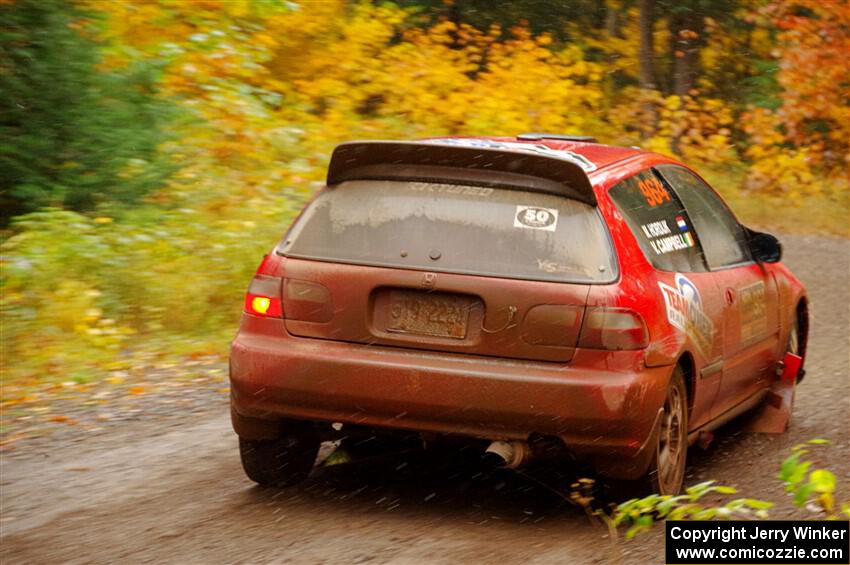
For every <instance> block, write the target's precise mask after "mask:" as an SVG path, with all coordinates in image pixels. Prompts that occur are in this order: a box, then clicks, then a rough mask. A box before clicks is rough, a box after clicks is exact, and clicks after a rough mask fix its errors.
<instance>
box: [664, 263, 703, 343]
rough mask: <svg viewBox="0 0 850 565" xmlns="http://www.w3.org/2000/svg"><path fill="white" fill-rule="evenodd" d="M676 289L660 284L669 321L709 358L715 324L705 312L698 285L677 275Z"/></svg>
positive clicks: (683, 276)
mask: <svg viewBox="0 0 850 565" xmlns="http://www.w3.org/2000/svg"><path fill="white" fill-rule="evenodd" d="M675 280H676V287H675V288H673V287H672V286H669V285H666V284H664V283H662V282H659V283H658V286H659V287H661V294H662V295H663V296H664V305H665V306H666V308H667V320H669V321H670V324H671V325H673V326H674V327H676V328H678V329H679V330H681V331H683V332H685V333H686V334H687V335H689V336H690V337H691V339H693V341H694V343H695V344H696V346H697V348H698V349H699V350H700V352H701V353H702V354H703V355H705V356H709V355H710V354H711V350H712V344H713V341H714V324H713V323H712V321H711V319H710V318H709V317H708V316H707V315H706V313H705V311H704V310H703V302H702V297H701V296H700V293H699V290H698V289H697V287H696V285H694V283H692V282H691V281H690V279H688V278H687V277H686V276H685V275H682V274H679V273H677V274H676V279H675Z"/></svg>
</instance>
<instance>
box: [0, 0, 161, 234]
mask: <svg viewBox="0 0 850 565" xmlns="http://www.w3.org/2000/svg"><path fill="white" fill-rule="evenodd" d="M91 18H92V15H91V14H88V13H85V12H83V11H81V10H80V9H78V8H76V7H75V4H74V3H72V2H66V1H65V0H18V1H16V2H12V3H3V4H0V21H2V22H3V24H2V27H0V69H2V72H0V107H2V108H3V112H2V113H0V171H2V172H0V226H3V225H6V224H7V223H8V221H9V219H10V218H11V217H12V216H15V215H18V214H21V213H24V212H28V211H32V210H36V209H38V208H39V207H42V206H50V205H54V206H65V207H67V208H70V209H74V210H90V209H93V208H94V207H95V206H96V205H97V204H99V203H103V202H122V203H127V202H134V201H136V200H137V199H138V198H139V197H140V196H142V195H143V194H145V193H147V192H149V191H150V190H152V189H154V188H157V187H159V186H161V185H162V182H163V179H164V177H165V176H166V175H167V174H168V172H169V171H170V167H169V166H168V165H167V163H166V162H165V161H164V159H163V157H162V156H161V155H160V154H159V153H158V152H157V147H158V145H159V144H160V143H161V142H162V141H163V140H164V139H165V134H164V130H163V124H164V123H165V122H167V121H169V119H170V117H171V116H172V114H173V111H172V109H171V108H172V106H171V105H170V104H168V103H167V102H165V101H162V100H160V99H158V98H156V96H155V94H156V92H155V91H156V80H157V72H156V68H155V67H154V66H153V65H151V64H149V63H144V62H139V63H138V64H135V65H132V66H130V67H128V68H126V69H122V70H114V69H113V70H106V69H99V68H98V64H99V63H100V55H99V47H100V45H99V44H98V43H97V42H96V41H94V40H93V39H92V38H91V34H92V33H94V31H95V30H94V25H93V23H94V20H92V19H91Z"/></svg>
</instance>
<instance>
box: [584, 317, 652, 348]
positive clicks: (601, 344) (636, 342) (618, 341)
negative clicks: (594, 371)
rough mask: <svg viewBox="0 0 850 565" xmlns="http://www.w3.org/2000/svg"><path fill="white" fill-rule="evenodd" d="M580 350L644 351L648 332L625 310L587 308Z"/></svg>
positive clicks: (640, 321) (639, 321)
mask: <svg viewBox="0 0 850 565" xmlns="http://www.w3.org/2000/svg"><path fill="white" fill-rule="evenodd" d="M578 345H579V347H586V348H588V349H607V350H610V351H619V350H621V349H643V348H644V347H646V346H647V345H649V332H648V331H647V329H646V324H645V323H644V321H643V318H641V316H640V314H638V313H637V312H634V311H632V310H628V309H625V308H601V307H591V308H588V309H587V311H586V313H585V316H584V323H583V324H582V328H581V337H579V341H578Z"/></svg>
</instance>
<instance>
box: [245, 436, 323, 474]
mask: <svg viewBox="0 0 850 565" xmlns="http://www.w3.org/2000/svg"><path fill="white" fill-rule="evenodd" d="M319 443H320V441H319V435H318V433H317V432H316V430H315V428H314V427H313V426H312V425H310V424H308V423H303V422H293V423H287V424H286V425H285V426H284V432H283V433H282V434H281V436H280V437H279V438H278V439H274V440H248V439H243V438H241V437H240V438H239V454H240V455H241V458H242V468H243V469H245V474H246V475H248V478H249V479H251V480H252V481H254V482H255V483H257V484H260V485H263V486H279V487H286V486H292V485H294V484H297V483H299V482H301V481H303V480H304V479H306V478H307V477H308V476H309V475H310V471H311V470H312V469H313V464H314V463H315V462H316V455H318V453H319Z"/></svg>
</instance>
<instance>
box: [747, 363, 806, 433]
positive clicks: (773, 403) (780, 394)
mask: <svg viewBox="0 0 850 565" xmlns="http://www.w3.org/2000/svg"><path fill="white" fill-rule="evenodd" d="M802 364H803V358H802V357H800V356H799V355H794V354H793V353H786V354H785V358H784V359H783V361H782V376H781V377H780V378H779V379H778V380H777V381H776V382H775V383H773V385H772V386H771V387H770V391H769V392H768V393H767V398H766V399H765V401H764V403H763V404H762V405H761V407H760V408H758V409H756V411H755V413H754V414H753V417H752V419H751V420H750V421H749V423H748V424H747V428H746V429H747V431H748V432H756V433H762V434H781V433H785V430H787V429H788V422H790V421H791V410H792V409H793V407H794V390H795V386H796V384H797V374H798V373H799V371H800V366H801V365H802Z"/></svg>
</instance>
